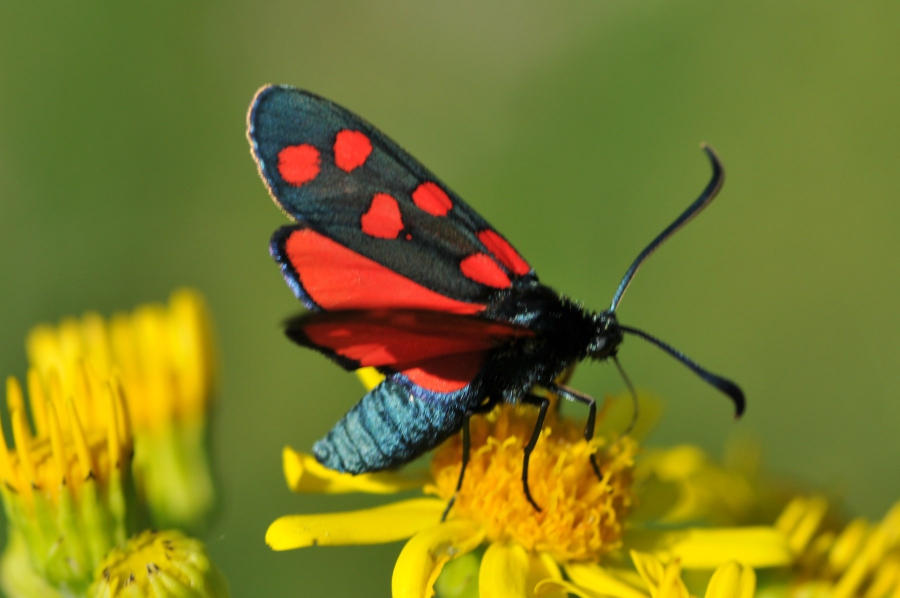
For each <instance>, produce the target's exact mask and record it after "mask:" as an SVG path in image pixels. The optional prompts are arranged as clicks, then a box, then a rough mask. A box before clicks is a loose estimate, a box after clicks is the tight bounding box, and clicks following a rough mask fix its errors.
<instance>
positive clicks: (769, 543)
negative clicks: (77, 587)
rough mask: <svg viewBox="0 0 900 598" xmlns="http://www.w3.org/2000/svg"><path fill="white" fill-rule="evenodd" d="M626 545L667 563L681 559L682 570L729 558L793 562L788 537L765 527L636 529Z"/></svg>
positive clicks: (764, 562)
mask: <svg viewBox="0 0 900 598" xmlns="http://www.w3.org/2000/svg"><path fill="white" fill-rule="evenodd" d="M626 544H627V545H629V546H632V547H639V548H640V549H641V550H643V551H645V552H652V553H653V554H655V555H656V556H658V557H659V558H661V559H662V560H663V561H666V562H668V561H671V560H673V559H676V558H677V559H680V560H681V566H682V567H684V568H685V569H714V568H716V567H718V566H719V565H724V564H725V563H728V562H730V561H739V562H741V563H744V564H745V565H747V566H749V567H754V568H760V567H780V566H784V565H788V564H790V563H791V562H792V561H793V556H792V554H791V550H790V547H789V546H788V539H787V537H786V536H785V535H784V534H783V533H782V532H780V531H779V530H777V529H775V528H774V527H767V526H758V527H731V528H729V527H723V528H716V529H703V528H693V529H687V530H682V531H676V532H646V531H645V532H635V533H633V534H631V535H630V536H629V537H628V538H627V539H626Z"/></svg>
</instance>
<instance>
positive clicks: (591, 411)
mask: <svg viewBox="0 0 900 598" xmlns="http://www.w3.org/2000/svg"><path fill="white" fill-rule="evenodd" d="M547 390H549V391H550V392H552V393H555V394H558V395H559V396H561V397H563V398H564V399H566V400H568V401H573V402H575V403H581V404H582V405H587V406H588V418H587V422H586V423H585V424H584V439H585V440H587V441H588V442H590V440H591V439H592V438H593V437H594V426H595V423H596V421H597V401H596V400H595V399H594V397H592V396H589V395H586V394H584V393H583V392H578V391H577V390H575V389H574V388H569V387H568V386H562V385H560V384H551V385H550V386H548V387H547ZM591 467H593V468H594V473H596V474H597V479H598V480H602V479H603V474H602V473H600V466H599V465H598V464H597V455H596V454H595V453H591Z"/></svg>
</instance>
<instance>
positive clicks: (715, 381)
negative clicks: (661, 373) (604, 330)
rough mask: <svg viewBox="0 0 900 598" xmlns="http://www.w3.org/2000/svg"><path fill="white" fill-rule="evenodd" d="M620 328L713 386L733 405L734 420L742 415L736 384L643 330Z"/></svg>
mask: <svg viewBox="0 0 900 598" xmlns="http://www.w3.org/2000/svg"><path fill="white" fill-rule="evenodd" d="M620 328H621V329H622V332H626V333H628V334H633V335H635V336H639V337H641V338H642V339H644V340H645V341H647V342H649V343H651V344H653V345H656V346H657V347H659V348H660V349H662V350H663V351H665V352H666V353H668V354H669V355H671V356H672V357H674V358H675V359H677V360H678V361H680V362H681V363H683V364H684V365H686V366H687V367H688V368H690V370H691V371H692V372H694V373H695V374H697V375H698V376H700V377H701V378H703V380H705V381H706V382H707V383H708V384H710V385H712V386H715V387H716V388H717V389H719V391H720V392H721V393H723V394H724V395H725V396H727V397H728V398H729V399H731V402H732V403H734V416H735V418H739V417H740V416H741V415H743V413H744V407H745V405H746V404H745V402H744V391H742V390H741V388H740V387H739V386H738V385H737V384H735V383H734V382H732V381H731V380H729V379H728V378H723V377H722V376H717V375H716V374H713V373H712V372H710V371H709V370H707V369H705V368H703V367H702V366H700V364H698V363H697V362H696V361H694V360H693V359H691V358H690V357H688V356H687V355H685V354H684V353H682V352H681V351H679V350H678V349H676V348H674V347H672V346H671V345H669V344H667V343H664V342H663V341H661V340H659V339H658V338H656V337H654V336H651V335H649V334H647V333H646V332H644V331H643V330H638V329H637V328H631V327H629V326H620Z"/></svg>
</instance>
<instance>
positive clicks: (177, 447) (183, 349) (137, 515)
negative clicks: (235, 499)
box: [0, 291, 228, 598]
mask: <svg viewBox="0 0 900 598" xmlns="http://www.w3.org/2000/svg"><path fill="white" fill-rule="evenodd" d="M27 346H28V353H29V357H30V361H31V367H30V369H29V371H28V375H27V377H26V384H25V386H26V389H27V393H26V392H24V390H23V388H22V385H21V384H20V382H19V381H18V380H17V379H16V378H14V377H10V378H9V379H8V380H7V384H6V399H7V407H8V412H9V418H10V420H11V426H10V427H11V429H12V436H13V438H12V440H13V441H14V445H13V448H11V449H10V448H9V444H8V443H7V441H6V438H5V437H4V435H3V432H2V427H0V497H2V500H3V504H4V507H5V511H6V515H7V520H8V523H9V528H8V529H9V532H8V535H9V539H8V543H7V547H6V549H5V551H4V553H3V556H2V560H0V586H2V589H3V591H4V592H5V593H6V595H7V596H10V597H12V598H17V597H26V596H28V597H35V596H36V597H39V598H44V597H46V598H58V597H62V596H75V597H77V596H85V597H87V596H91V597H93V596H97V597H100V596H104V597H108V598H112V597H114V596H124V595H128V596H150V595H153V596H159V597H160V598H162V597H165V596H181V595H191V596H197V597H209V598H213V597H221V596H227V595H228V592H227V586H226V585H225V583H224V579H223V578H222V576H221V574H220V573H219V572H218V570H217V569H216V568H215V566H214V565H213V564H212V563H211V562H210V561H209V559H208V557H207V556H206V553H205V548H204V547H203V545H202V544H200V543H199V542H197V541H195V540H189V539H188V538H186V537H184V536H182V535H181V534H180V533H179V532H175V531H172V532H164V533H160V534H149V533H147V532H143V533H138V535H134V536H133V534H135V532H139V531H140V530H142V529H146V528H147V526H148V524H149V521H148V517H147V515H148V511H149V512H150V513H151V514H152V519H153V521H154V522H159V521H166V522H167V523H170V524H171V525H172V526H177V527H186V528H191V527H196V526H197V525H198V524H200V523H202V519H203V518H204V516H205V514H206V512H207V511H208V509H209V505H210V504H211V498H212V490H211V481H210V477H209V471H208V466H207V463H206V453H205V449H204V448H203V446H204V444H205V443H204V442H203V440H204V434H203V430H204V426H205V419H206V409H207V405H208V396H209V389H210V385H211V380H212V365H211V364H212V359H211V349H210V347H211V341H210V336H209V325H208V319H207V316H206V311H205V308H204V306H203V303H202V300H201V299H200V298H199V296H198V295H196V293H193V292H190V291H182V292H179V293H176V294H175V295H173V297H172V301H171V302H170V304H169V306H168V307H162V306H144V307H142V308H139V309H138V310H137V311H135V312H134V313H133V314H129V315H123V316H117V317H116V318H114V319H113V320H112V321H111V322H109V323H108V322H106V321H105V320H104V319H103V318H101V317H100V316H96V315H88V316H85V317H84V318H82V319H81V320H75V319H68V320H65V321H63V322H62V323H61V324H60V325H59V326H58V327H52V326H39V327H37V328H35V329H34V330H33V331H32V333H31V334H30V335H29V337H28V342H27ZM29 414H30V417H29ZM167 443H168V444H167ZM173 472H178V473H181V474H182V475H175V474H174V473H173ZM135 482H137V484H135ZM195 491H197V492H199V495H198V496H199V497H200V502H198V500H197V498H196V497H194V498H192V499H191V500H190V501H188V504H189V508H181V507H183V506H184V505H185V502H184V501H182V502H177V501H173V499H172V497H173V496H174V497H178V496H180V495H191V494H193V493H194V492H195ZM179 588H182V589H181V590H179Z"/></svg>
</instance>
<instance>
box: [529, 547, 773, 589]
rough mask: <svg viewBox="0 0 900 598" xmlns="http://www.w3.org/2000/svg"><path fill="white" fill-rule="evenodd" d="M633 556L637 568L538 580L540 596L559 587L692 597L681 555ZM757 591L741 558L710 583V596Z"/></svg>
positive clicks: (722, 568)
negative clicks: (662, 557)
mask: <svg viewBox="0 0 900 598" xmlns="http://www.w3.org/2000/svg"><path fill="white" fill-rule="evenodd" d="M631 560H632V562H633V563H634V567H635V569H636V571H637V575H635V573H634V572H632V571H628V570H620V571H605V572H603V574H602V575H597V574H593V575H591V574H588V575H583V573H582V572H580V571H578V570H577V569H576V570H575V571H576V573H575V574H574V575H573V576H572V577H573V578H574V579H580V580H581V583H582V584H585V585H581V584H579V583H578V582H576V581H559V580H554V579H547V580H544V581H542V582H540V583H539V584H538V587H537V589H536V591H535V595H536V596H548V595H551V594H552V593H553V592H555V591H558V590H564V591H565V592H568V593H569V594H574V595H575V596H578V598H600V597H601V596H616V597H621V598H690V597H691V593H690V592H689V591H688V587H687V585H686V584H685V582H684V580H683V579H682V577H681V563H680V562H679V560H678V559H675V560H673V561H670V562H669V563H668V564H666V563H663V562H662V561H661V560H659V559H658V558H656V557H655V556H653V555H652V554H646V553H642V552H637V551H632V552H631ZM755 592H756V573H755V572H754V571H753V569H751V568H750V567H747V566H746V565H742V564H740V563H738V562H737V561H731V562H728V563H725V564H723V565H720V566H719V567H717V568H716V570H715V572H714V573H713V574H712V577H711V578H710V580H709V583H708V584H707V586H706V593H705V596H706V598H752V597H753V596H754V595H755Z"/></svg>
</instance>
